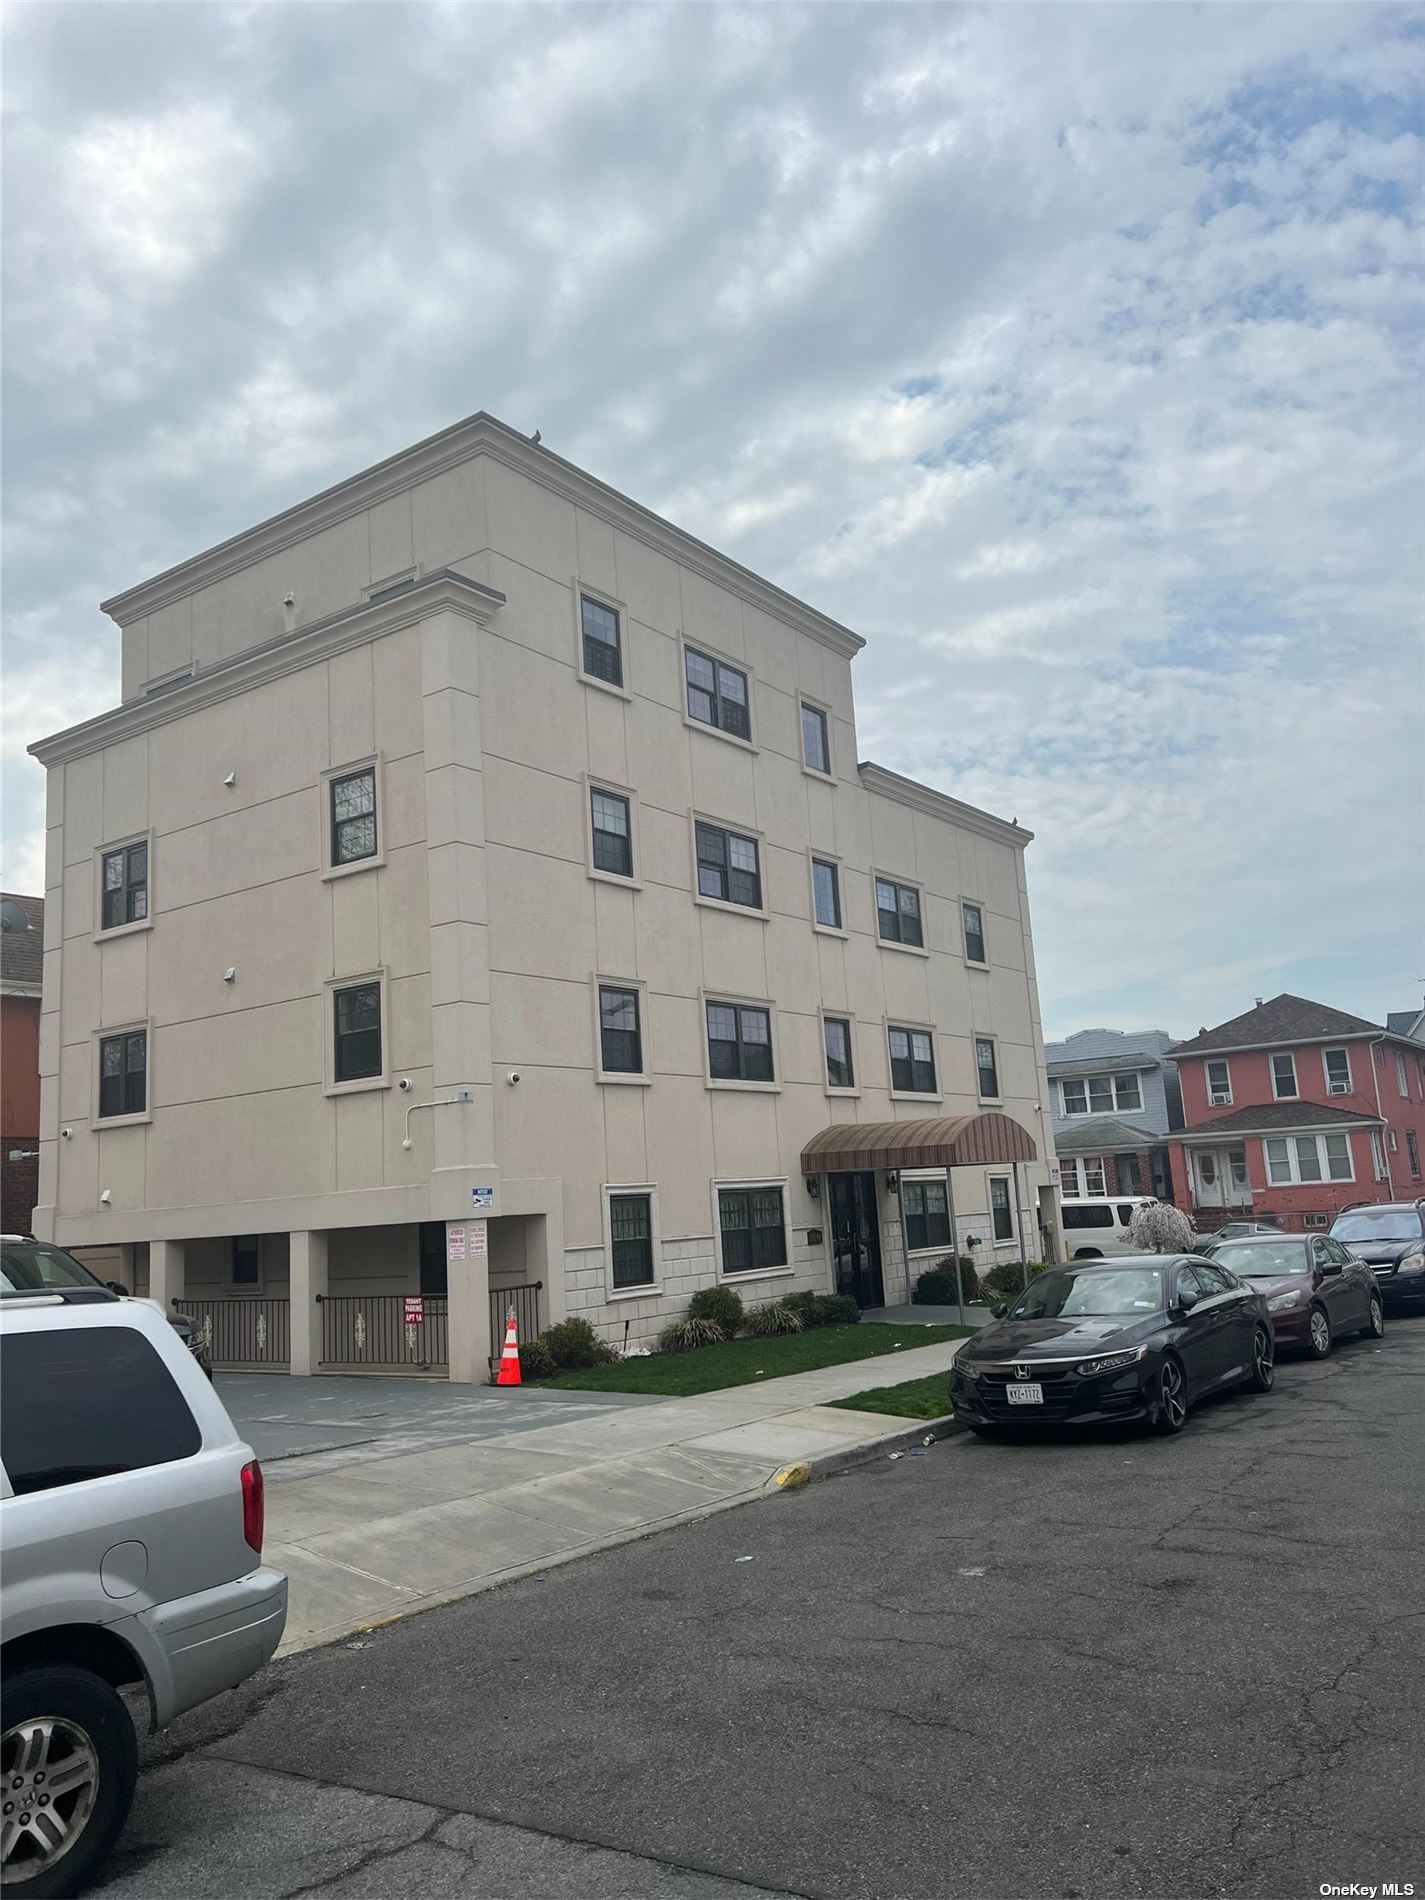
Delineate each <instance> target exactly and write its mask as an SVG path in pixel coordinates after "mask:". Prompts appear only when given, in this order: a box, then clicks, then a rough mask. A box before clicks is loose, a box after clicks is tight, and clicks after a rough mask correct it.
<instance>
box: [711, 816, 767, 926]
mask: <svg viewBox="0 0 1425 1900" xmlns="http://www.w3.org/2000/svg"><path fill="white" fill-rule="evenodd" d="M695 830H696V834H697V847H698V894H699V895H700V896H702V897H715V898H717V899H718V900H719V901H720V902H721V903H724V904H745V905H746V906H747V907H748V909H749V910H761V908H762V867H761V864H760V862H759V860H758V856H757V840H756V839H755V838H746V837H744V836H743V835H742V834H741V832H737V831H724V830H723V829H722V827H721V826H720V825H704V824H698V825H697V826H696V827H695Z"/></svg>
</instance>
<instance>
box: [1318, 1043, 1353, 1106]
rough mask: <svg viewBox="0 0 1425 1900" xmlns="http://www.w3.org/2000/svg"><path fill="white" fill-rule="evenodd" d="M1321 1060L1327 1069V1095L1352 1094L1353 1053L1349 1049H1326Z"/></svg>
mask: <svg viewBox="0 0 1425 1900" xmlns="http://www.w3.org/2000/svg"><path fill="white" fill-rule="evenodd" d="M1321 1060H1322V1062H1323V1064H1324V1065H1325V1069H1326V1093H1327V1094H1328V1095H1349V1094H1350V1093H1351V1052H1350V1050H1349V1049H1324V1050H1323V1051H1322V1052H1321Z"/></svg>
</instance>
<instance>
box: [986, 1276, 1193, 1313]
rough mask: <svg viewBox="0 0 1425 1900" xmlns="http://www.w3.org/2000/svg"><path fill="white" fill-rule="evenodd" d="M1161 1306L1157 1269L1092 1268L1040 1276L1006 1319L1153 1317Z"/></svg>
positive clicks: (1159, 1281) (1161, 1294) (1160, 1282)
mask: <svg viewBox="0 0 1425 1900" xmlns="http://www.w3.org/2000/svg"><path fill="white" fill-rule="evenodd" d="M1162 1304H1163V1275H1162V1270H1161V1268H1159V1267H1096V1268H1093V1269H1092V1270H1089V1269H1085V1270H1083V1271H1081V1272H1078V1273H1076V1272H1074V1271H1073V1269H1072V1268H1062V1269H1060V1270H1059V1271H1058V1272H1055V1273H1044V1274H1041V1275H1040V1276H1039V1278H1038V1279H1037V1280H1036V1281H1035V1282H1034V1283H1033V1285H1032V1286H1030V1287H1029V1288H1027V1289H1026V1291H1025V1292H1024V1293H1023V1294H1022V1295H1021V1296H1020V1298H1019V1299H1018V1300H1017V1301H1016V1302H1015V1304H1014V1306H1013V1307H1012V1308H1011V1309H1010V1313H1009V1317H1010V1319H1093V1318H1104V1317H1106V1316H1107V1315H1109V1314H1113V1313H1156V1312H1158V1310H1159V1309H1160V1308H1161V1306H1162Z"/></svg>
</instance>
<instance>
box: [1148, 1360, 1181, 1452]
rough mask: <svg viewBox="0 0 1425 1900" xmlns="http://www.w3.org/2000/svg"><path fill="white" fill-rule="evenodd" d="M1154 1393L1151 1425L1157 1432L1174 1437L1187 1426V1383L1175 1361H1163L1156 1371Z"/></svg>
mask: <svg viewBox="0 0 1425 1900" xmlns="http://www.w3.org/2000/svg"><path fill="white" fill-rule="evenodd" d="M1156 1386H1157V1390H1156V1392H1155V1393H1154V1409H1153V1424H1154V1426H1155V1427H1156V1428H1157V1430H1158V1431H1160V1432H1162V1433H1164V1434H1165V1435H1166V1436H1168V1437H1174V1436H1176V1434H1177V1433H1178V1432H1180V1431H1181V1430H1182V1428H1183V1426H1184V1425H1186V1424H1187V1414H1188V1408H1187V1381H1186V1379H1184V1377H1183V1369H1182V1367H1181V1366H1180V1365H1179V1364H1178V1362H1177V1360H1176V1359H1165V1360H1164V1361H1163V1363H1162V1365H1161V1367H1160V1368H1159V1370H1158V1377H1157V1381H1156Z"/></svg>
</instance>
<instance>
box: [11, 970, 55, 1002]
mask: <svg viewBox="0 0 1425 1900" xmlns="http://www.w3.org/2000/svg"><path fill="white" fill-rule="evenodd" d="M44 993H45V990H44V984H43V983H21V982H19V981H17V980H16V979H14V978H12V977H8V976H7V977H3V978H0V996H20V997H24V998H26V999H27V1000H28V1001H30V1002H34V1003H38V1002H39V1001H40V999H41V998H42V997H43V995H44Z"/></svg>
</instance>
